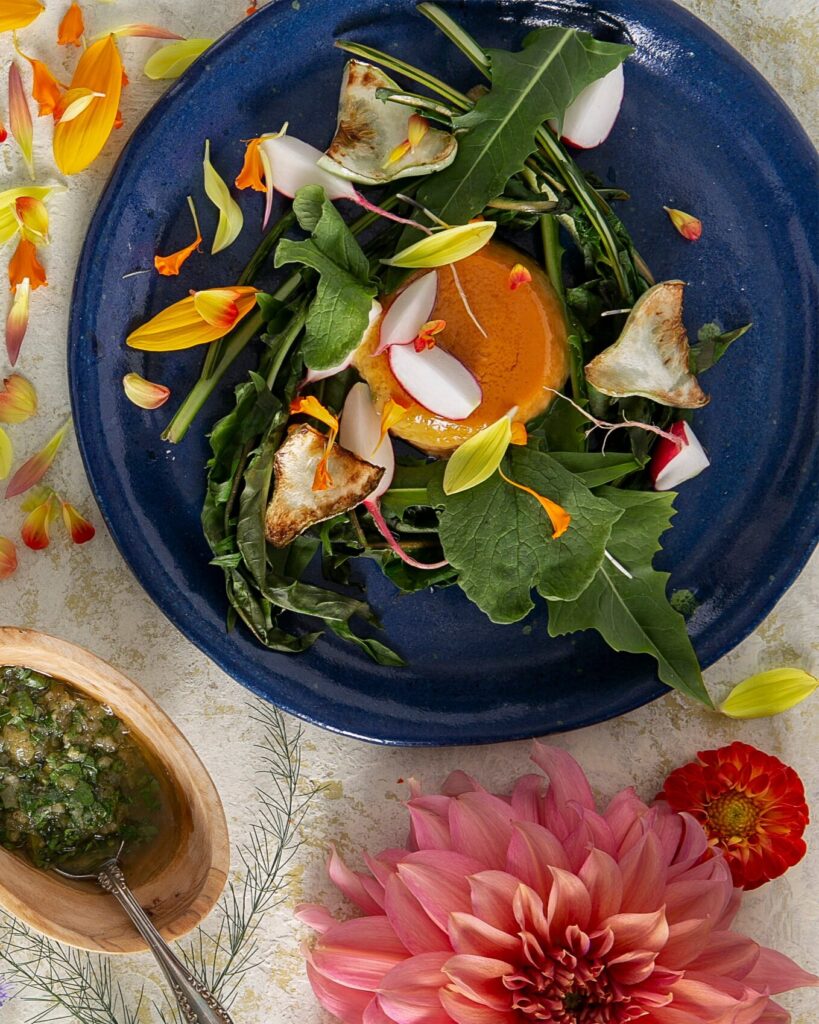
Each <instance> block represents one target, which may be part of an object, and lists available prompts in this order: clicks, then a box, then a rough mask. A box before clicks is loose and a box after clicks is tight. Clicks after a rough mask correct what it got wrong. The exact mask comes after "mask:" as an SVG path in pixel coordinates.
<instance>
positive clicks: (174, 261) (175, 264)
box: [154, 196, 202, 277]
mask: <svg viewBox="0 0 819 1024" xmlns="http://www.w3.org/2000/svg"><path fill="white" fill-rule="evenodd" d="M188 206H189V207H190V211H191V216H192V217H193V226H194V228H195V229H196V238H195V239H194V240H193V241H192V242H191V244H190V245H186V246H185V248H184V249H180V250H179V251H178V252H172V253H171V255H170V256H154V266H155V267H156V269H157V270H158V271H159V273H160V274H162V275H163V276H164V277H176V275H177V274H178V273H179V271H180V269H181V267H182V264H183V263H184V262H185V260H186V259H187V258H188V257H189V256H190V255H192V253H194V252H195V251H196V250H197V249H198V248H199V246H200V245H201V244H202V232H201V231H200V229H199V218H198V217H197V216H196V207H195V206H194V205H193V198H192V197H191V196H188Z"/></svg>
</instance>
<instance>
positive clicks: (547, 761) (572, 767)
mask: <svg viewBox="0 0 819 1024" xmlns="http://www.w3.org/2000/svg"><path fill="white" fill-rule="evenodd" d="M532 760H533V761H534V762H535V764H536V765H537V766H538V768H541V769H542V770H543V772H544V774H545V775H546V776H547V777H548V779H549V783H550V786H549V789H550V792H552V793H553V794H554V795H555V797H556V798H557V800H558V802H559V803H561V804H566V803H568V802H569V801H570V800H576V801H577V802H578V803H579V804H581V805H582V806H583V807H588V808H589V810H592V811H593V810H594V808H595V802H594V796H593V795H592V791H591V786H589V780H588V779H587V778H586V776H585V774H584V773H583V769H582V768H581V767H580V765H579V764H578V763H577V761H575V759H574V758H573V757H572V756H571V754H569V753H567V752H566V751H565V750H561V749H560V748H559V747H553V746H549V745H547V744H545V743H538V742H537V741H535V742H534V744H533V745H532Z"/></svg>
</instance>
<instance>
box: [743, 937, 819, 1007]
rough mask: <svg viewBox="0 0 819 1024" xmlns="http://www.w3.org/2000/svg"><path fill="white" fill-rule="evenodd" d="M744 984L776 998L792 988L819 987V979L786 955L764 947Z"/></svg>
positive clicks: (744, 979) (746, 976)
mask: <svg viewBox="0 0 819 1024" xmlns="http://www.w3.org/2000/svg"><path fill="white" fill-rule="evenodd" d="M746 941H747V940H746ZM742 982H743V984H744V985H747V986H748V987H749V988H753V989H756V991H757V992H764V993H765V994H766V995H769V996H776V995H779V993H780V992H788V991H789V990H790V989H792V988H807V987H809V986H812V985H819V978H817V977H816V975H815V974H810V973H809V972H808V971H803V970H802V968H801V967H800V966H799V964H795V963H794V962H793V960H791V958H790V957H787V956H785V955H784V953H778V952H777V951H776V950H775V949H768V948H767V947H766V946H762V947H761V948H760V950H759V959H758V960H757V961H756V963H755V964H754V966H753V967H752V969H751V970H750V971H749V972H748V974H746V975H745V977H744V978H743V979H742Z"/></svg>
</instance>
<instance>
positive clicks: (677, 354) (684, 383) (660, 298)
mask: <svg viewBox="0 0 819 1024" xmlns="http://www.w3.org/2000/svg"><path fill="white" fill-rule="evenodd" d="M684 289H685V284H684V283H683V282H682V281H662V282H661V283H660V284H656V285H654V287H653V288H649V290H648V291H647V292H646V293H645V294H644V295H641V296H640V298H639V299H638V300H637V302H636V303H635V304H634V308H633V309H632V311H631V313H629V317H628V320H626V324H625V326H624V327H623V332H622V334H621V335H620V337H619V338H618V339H617V341H615V343H614V344H613V345H611V346H609V348H607V349H606V350H605V351H604V352H601V353H600V355H599V356H596V357H595V358H594V359H592V361H591V362H590V363H589V364H588V365H587V366H586V379H587V380H588V381H589V383H590V384H592V385H594V387H596V388H597V390H598V391H602V392H603V394H604V395H610V396H611V397H612V398H626V397H627V396H629V395H642V396H643V397H644V398H651V399H652V400H653V401H655V402H659V403H660V405H671V406H675V407H676V408H679V409H697V408H699V407H700V406H702V405H706V404H707V402H708V395H706V394H705V393H704V391H703V390H702V388H701V387H700V385H699V383H698V381H697V378H696V377H695V376H694V374H693V373H691V371H690V370H689V368H688V353H689V347H688V335H687V334H686V333H685V326H684V325H683V321H682V304H683V291H684Z"/></svg>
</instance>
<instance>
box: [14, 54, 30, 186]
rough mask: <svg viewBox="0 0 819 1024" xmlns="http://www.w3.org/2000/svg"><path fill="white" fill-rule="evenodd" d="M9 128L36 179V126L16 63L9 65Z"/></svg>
mask: <svg viewBox="0 0 819 1024" xmlns="http://www.w3.org/2000/svg"><path fill="white" fill-rule="evenodd" d="M9 128H11V134H12V135H13V136H14V138H15V139H16V141H17V145H18V146H19V147H20V152H21V153H22V154H23V159H24V160H25V162H26V166H27V167H28V172H29V174H30V175H31V177H32V178H33V177H34V125H33V122H32V120H31V111H30V110H29V109H28V99H27V98H26V90H25V89H24V88H23V79H22V77H21V75H20V69H19V68H18V67H17V63H16V61H12V62H11V63H10V64H9Z"/></svg>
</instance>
